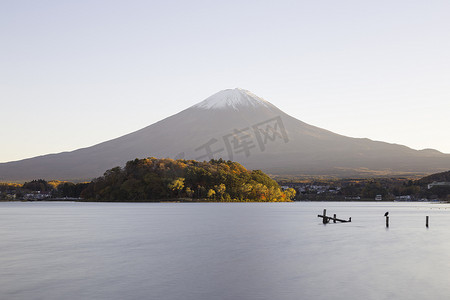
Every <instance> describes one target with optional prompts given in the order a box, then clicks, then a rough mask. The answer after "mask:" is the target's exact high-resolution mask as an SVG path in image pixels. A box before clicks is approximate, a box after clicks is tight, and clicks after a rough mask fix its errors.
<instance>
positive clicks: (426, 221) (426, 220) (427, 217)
mask: <svg viewBox="0 0 450 300" xmlns="http://www.w3.org/2000/svg"><path fill="white" fill-rule="evenodd" d="M429 219H430V217H429V216H426V218H425V226H426V227H427V228H428V220H429Z"/></svg>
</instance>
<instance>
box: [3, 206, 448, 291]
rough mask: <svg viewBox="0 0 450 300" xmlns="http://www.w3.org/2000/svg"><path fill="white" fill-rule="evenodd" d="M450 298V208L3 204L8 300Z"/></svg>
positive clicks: (4, 255)
mask: <svg viewBox="0 0 450 300" xmlns="http://www.w3.org/2000/svg"><path fill="white" fill-rule="evenodd" d="M324 208H326V209H327V213H328V214H331V215H332V214H333V213H336V214H337V217H338V218H339V217H340V218H342V219H348V217H352V222H351V223H341V224H339V223H337V224H333V223H331V224H327V225H323V224H322V223H321V219H319V218H318V217H317V215H318V214H321V213H322V210H323V209H324ZM386 211H389V216H390V227H389V229H386V227H385V218H384V216H383V215H384V213H385V212H386ZM427 215H428V216H430V226H429V228H428V229H427V228H426V227H425V216H427ZM449 297H450V205H448V204H429V203H374V202H372V203H360V202H350V203H335V202H302V203H70V202H0V299H8V300H10V299H121V300H122V299H155V300H165V299H170V300H172V299H174V300H176V299H192V300H213V299H230V300H231V299H232V300H240V299H270V300H284V299H296V300H298V299H307V300H311V299H376V300H380V299H449Z"/></svg>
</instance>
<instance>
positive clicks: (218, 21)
mask: <svg viewBox="0 0 450 300" xmlns="http://www.w3.org/2000/svg"><path fill="white" fill-rule="evenodd" d="M449 16H450V1H448V0H443V1H433V0H428V1H423V0H420V1H414V0H407V1H396V0H389V1H380V0H378V1H362V0H355V1H345V0H341V1H335V0H329V1H320V0H317V1H299V0H296V1H280V0H277V1H261V0H259V1H242V0H241V1H192V0H189V1H167V0H165V1H130V0H128V1H111V0H109V1H93V0H89V1H78V0H77V1H45V0H42V1H35V0H33V1H21V0H10V1H8V0H3V1H1V2H0V43H1V47H0V99H1V104H2V105H1V108H2V109H1V117H0V124H1V135H0V140H1V147H0V162H6V161H11V160H18V159H23V158H28V157H32V156H37V155H43V154H48V153H57V152H62V151H71V150H75V149H78V148H81V147H87V146H91V145H94V144H96V143H99V142H102V141H106V140H109V139H112V138H115V137H119V136H121V135H124V134H127V133H130V132H132V131H135V130H138V129H140V128H142V127H145V126H147V125H150V124H152V123H154V122H156V121H159V120H161V119H163V118H165V117H168V116H170V115H172V114H174V113H177V112H179V111H181V110H183V109H185V108H187V107H189V106H191V105H193V104H195V103H197V102H200V101H202V100H204V99H205V98H207V97H208V96H210V95H211V94H214V93H216V92H218V91H220V90H223V89H227V88H235V87H240V88H244V89H247V90H250V91H252V92H253V93H255V94H256V95H258V96H260V97H263V98H264V99H266V100H268V101H270V102H272V103H273V104H274V105H276V106H278V107H279V108H280V109H282V110H284V111H285V112H287V113H288V114H290V115H292V116H294V117H296V118H298V119H300V120H302V121H304V122H307V123H309V124H312V125H315V126H319V127H322V128H325V129H328V130H331V131H334V132H336V133H339V134H343V135H347V136H352V137H367V138H370V139H374V140H382V141H386V142H391V143H398V144H404V145H407V146H409V147H412V148H414V149H423V148H434V149H437V150H440V151H442V152H446V153H450V132H449V128H450V117H449V112H450V17H449Z"/></svg>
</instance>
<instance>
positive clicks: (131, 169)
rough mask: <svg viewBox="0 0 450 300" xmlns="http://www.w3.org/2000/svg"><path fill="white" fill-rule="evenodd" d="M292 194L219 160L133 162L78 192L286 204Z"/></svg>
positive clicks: (100, 197)
mask: <svg viewBox="0 0 450 300" xmlns="http://www.w3.org/2000/svg"><path fill="white" fill-rule="evenodd" d="M294 196H295V190H294V189H292V188H290V189H287V190H284V191H282V190H281V188H280V186H279V185H278V183H277V182H276V181H275V180H273V179H271V178H270V177H269V176H267V175H266V174H264V173H263V172H262V171H259V170H253V171H250V170H247V169H246V168H244V167H243V166H242V165H240V164H239V163H237V162H232V161H225V160H222V159H219V160H210V161H209V162H207V161H203V162H200V161H195V160H183V159H178V160H174V159H170V158H163V159H158V158H154V157H150V158H145V159H135V160H132V161H129V162H127V164H126V165H125V167H123V168H121V167H115V168H113V169H110V170H108V171H106V172H105V174H104V175H103V176H101V177H99V178H96V179H94V180H93V181H92V182H91V183H89V184H88V185H87V186H86V188H85V189H84V190H83V191H82V193H81V197H82V198H83V199H85V200H88V201H155V200H177V201H224V202H235V201H252V202H278V201H291V200H292V199H293V198H294Z"/></svg>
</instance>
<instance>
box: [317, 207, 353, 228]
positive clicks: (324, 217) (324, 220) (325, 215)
mask: <svg viewBox="0 0 450 300" xmlns="http://www.w3.org/2000/svg"><path fill="white" fill-rule="evenodd" d="M317 216H318V217H319V218H322V223H323V224H328V223H330V221H331V220H333V223H336V222H341V223H347V222H351V221H352V218H351V217H350V218H348V220H343V219H339V218H338V217H337V216H336V214H333V217H328V216H327V210H326V209H324V210H323V214H322V215H317Z"/></svg>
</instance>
